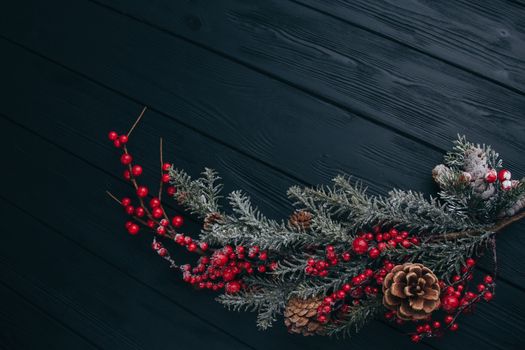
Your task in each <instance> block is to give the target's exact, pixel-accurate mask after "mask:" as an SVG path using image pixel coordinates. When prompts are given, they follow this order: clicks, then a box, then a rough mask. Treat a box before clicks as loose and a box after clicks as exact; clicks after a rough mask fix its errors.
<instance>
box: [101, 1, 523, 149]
mask: <svg viewBox="0 0 525 350" xmlns="http://www.w3.org/2000/svg"><path fill="white" fill-rule="evenodd" d="M96 2H97V3H99V2H100V3H103V4H105V5H107V6H110V7H111V8H114V9H116V10H117V11H119V12H120V13H123V14H127V15H129V16H132V17H133V18H135V19H137V20H139V21H141V22H143V23H145V24H148V25H150V26H152V27H154V28H157V29H159V30H163V31H167V32H169V33H170V34H172V35H174V36H177V37H181V38H184V39H186V40H189V41H191V42H193V43H196V44H199V45H203V46H205V47H209V48H211V49H212V50H213V51H214V52H218V53H220V54H221V55H225V56H227V57H228V58H229V59H232V60H235V61H237V62H240V63H242V64H245V65H247V66H249V67H251V68H252V69H257V70H261V71H264V72H265V73H266V74H269V75H271V76H272V77H274V78H276V79H281V80H283V81H286V83H287V84H290V85H291V86H294V87H299V88H301V89H304V90H305V91H308V92H309V93H311V94H313V95H315V96H318V97H320V98H322V99H325V100H328V101H330V102H331V103H335V104H337V105H339V106H341V107H343V108H346V109H349V110H351V111H353V112H356V113H358V114H359V115H360V116H362V117H365V118H369V119H371V120H374V121H376V122H378V123H382V124H384V125H387V126H389V127H392V128H396V129H398V130H402V131H403V132H406V133H408V134H409V135H411V136H412V137H415V138H418V139H419V140H420V141H421V142H428V143H430V144H432V145H435V146H438V147H441V148H442V149H446V148H447V147H448V143H449V140H450V139H451V138H453V137H455V135H456V134H457V133H458V132H460V133H467V134H468V135H469V136H470V137H471V138H473V139H478V140H484V141H485V142H490V141H492V140H498V139H500V140H501V139H506V140H507V142H506V144H507V145H506V146H505V149H502V151H505V153H506V154H510V153H512V154H514V153H517V152H519V150H520V149H522V148H523V147H524V143H523V142H522V140H523V138H515V137H509V135H507V134H506V133H505V132H504V131H503V130H504V129H503V128H504V126H505V125H511V124H512V125H516V127H517V128H519V130H520V133H521V134H523V133H525V128H524V126H523V123H522V122H521V121H522V114H521V110H523V107H524V106H525V96H523V95H522V94H519V93H513V92H511V91H509V90H508V89H506V88H504V87H501V86H498V85H496V84H492V83H490V82H488V81H486V80H485V79H482V78H478V77H477V76H473V75H472V74H470V73H467V72H465V71H464V70H461V69H458V68H456V67H452V66H450V65H449V64H447V63H445V62H442V61H441V60H437V59H433V58H432V57H429V56H428V55H425V54H422V53H420V52H418V51H416V50H412V49H410V48H409V47H407V46H405V45H401V44H399V43H396V42H394V41H392V40H388V39H386V38H384V37H381V36H378V35H375V34H373V33H370V32H369V31H366V30H362V29H360V28H358V27H355V26H352V25H350V24H348V23H346V22H343V21H340V20H337V19H334V18H332V17H329V16H326V15H324V14H322V13H319V12H317V11H314V10H311V9H309V8H305V7H301V6H297V4H294V3H291V2H288V1H279V0H273V1H272V0H270V1H264V2H246V1H239V0H226V1H221V2H211V1H192V2H174V1H166V0H154V1H152V2H148V5H145V3H144V2H141V1H127V0H126V1H122V0H96ZM519 28H520V27H519V26H518V27H517V28H516V30H519ZM518 47H519V46H518ZM517 50H521V49H520V48H517ZM502 127H503V128H502Z"/></svg>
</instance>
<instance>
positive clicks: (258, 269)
mask: <svg viewBox="0 0 525 350" xmlns="http://www.w3.org/2000/svg"><path fill="white" fill-rule="evenodd" d="M257 271H259V272H260V273H264V272H266V266H264V265H259V267H257Z"/></svg>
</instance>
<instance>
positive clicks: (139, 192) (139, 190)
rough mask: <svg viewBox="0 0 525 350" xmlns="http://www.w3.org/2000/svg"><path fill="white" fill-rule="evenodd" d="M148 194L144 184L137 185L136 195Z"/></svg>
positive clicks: (144, 195) (143, 195)
mask: <svg viewBox="0 0 525 350" xmlns="http://www.w3.org/2000/svg"><path fill="white" fill-rule="evenodd" d="M147 195H148V188H147V187H145V186H139V187H138V188H137V196H139V197H142V198H143V197H146V196H147Z"/></svg>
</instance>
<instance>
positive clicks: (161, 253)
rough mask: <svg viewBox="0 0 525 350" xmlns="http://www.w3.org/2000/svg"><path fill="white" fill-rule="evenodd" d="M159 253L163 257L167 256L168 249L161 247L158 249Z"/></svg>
mask: <svg viewBox="0 0 525 350" xmlns="http://www.w3.org/2000/svg"><path fill="white" fill-rule="evenodd" d="M157 254H159V255H160V256H162V257H165V256H167V255H168V250H167V249H166V248H160V249H159V250H157Z"/></svg>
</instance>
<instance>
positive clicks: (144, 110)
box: [127, 106, 148, 137]
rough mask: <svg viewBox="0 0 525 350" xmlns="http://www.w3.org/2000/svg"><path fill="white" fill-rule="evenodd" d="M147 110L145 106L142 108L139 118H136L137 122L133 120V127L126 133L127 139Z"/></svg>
mask: <svg viewBox="0 0 525 350" xmlns="http://www.w3.org/2000/svg"><path fill="white" fill-rule="evenodd" d="M147 109H148V107H146V106H144V108H142V112H140V114H139V117H138V118H137V120H135V123H133V125H132V126H131V128H130V129H129V131H128V133H127V136H128V137H129V135H130V134H131V132H132V131H133V129H135V127H136V126H137V124H138V123H139V122H140V120H141V119H142V116H143V115H144V113H146V110H147Z"/></svg>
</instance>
